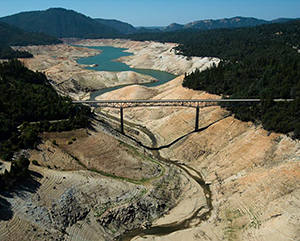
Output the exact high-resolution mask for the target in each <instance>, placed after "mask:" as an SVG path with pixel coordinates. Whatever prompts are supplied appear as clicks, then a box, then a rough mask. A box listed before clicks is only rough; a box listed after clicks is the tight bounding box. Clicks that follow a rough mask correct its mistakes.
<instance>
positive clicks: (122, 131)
mask: <svg viewBox="0 0 300 241" xmlns="http://www.w3.org/2000/svg"><path fill="white" fill-rule="evenodd" d="M120 121H121V133H122V134H125V132H124V120H123V107H122V106H121V107H120Z"/></svg>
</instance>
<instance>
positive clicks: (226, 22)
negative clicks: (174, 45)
mask: <svg viewBox="0 0 300 241" xmlns="http://www.w3.org/2000/svg"><path fill="white" fill-rule="evenodd" d="M289 20H291V19H288V18H279V19H275V20H272V21H266V20H263V19H257V18H247V17H233V18H223V19H217V20H213V19H207V20H199V21H194V22H190V23H187V24H185V25H182V24H177V23H172V24H170V25H169V26H167V27H165V28H164V29H163V31H177V30H182V29H202V30H208V29H216V28H241V27H253V26H257V25H262V24H271V23H280V22H286V21H289Z"/></svg>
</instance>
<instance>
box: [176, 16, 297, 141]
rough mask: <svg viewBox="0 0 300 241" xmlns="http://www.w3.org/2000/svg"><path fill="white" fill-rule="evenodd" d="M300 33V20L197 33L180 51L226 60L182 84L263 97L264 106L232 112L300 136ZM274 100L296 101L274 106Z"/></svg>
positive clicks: (238, 95) (266, 126)
mask: <svg viewBox="0 0 300 241" xmlns="http://www.w3.org/2000/svg"><path fill="white" fill-rule="evenodd" d="M191 36H192V37H191ZM299 36H300V21H299V20H297V21H291V22H288V23H281V24H270V25H263V26H257V27H253V28H241V29H231V30H228V29H227V30H226V29H225V30H224V29H219V30H214V31H205V32H202V33H193V34H191V35H190V38H188V37H186V39H185V40H184V44H182V45H180V46H179V47H178V50H179V52H181V53H182V54H185V55H198V56H199V55H201V56H216V57H220V58H222V59H226V61H223V62H221V63H220V64H219V65H218V66H215V67H213V68H211V69H209V70H206V71H203V72H201V73H200V72H199V71H196V72H194V73H192V74H190V75H187V76H186V78H185V81H184V83H183V85H184V86H185V87H188V88H192V89H196V90H206V91H208V92H210V93H214V94H218V95H224V96H228V95H229V96H231V97H233V98H253V97H254V98H261V99H264V100H266V101H263V102H262V104H261V106H256V107H255V108H246V107H238V108H233V109H232V110H233V112H234V113H235V114H236V117H238V118H240V119H241V120H245V121H248V120H251V121H258V120H259V121H261V122H262V123H263V126H264V127H265V128H266V129H268V130H275V131H276V132H281V133H293V134H292V136H293V137H295V138H300V125H299V123H300V112H299V109H300V81H299V80H300V55H299V43H300V37H299ZM191 39H192V40H191ZM199 43H201V44H199ZM228 60H230V61H228ZM273 98H284V99H288V98H292V99H295V101H294V102H291V103H281V104H275V103H273V102H272V99H273Z"/></svg>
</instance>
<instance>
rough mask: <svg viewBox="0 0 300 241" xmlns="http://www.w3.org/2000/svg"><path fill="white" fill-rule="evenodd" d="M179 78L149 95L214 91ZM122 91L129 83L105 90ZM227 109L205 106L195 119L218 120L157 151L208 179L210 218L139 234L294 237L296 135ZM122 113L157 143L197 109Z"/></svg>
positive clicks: (299, 167)
mask: <svg viewBox="0 0 300 241" xmlns="http://www.w3.org/2000/svg"><path fill="white" fill-rule="evenodd" d="M181 81H182V77H181V78H180V77H179V78H177V79H175V80H173V81H172V82H169V83H168V84H167V85H164V86H161V87H157V88H156V89H155V93H156V94H155V95H151V98H153V99H164V98H165V99H172V98H174V99H177V98H182V99H190V98H204V97H205V98H206V97H208V98H216V96H210V95H208V94H206V93H204V92H201V91H198V92H197V91H193V90H188V89H185V88H183V87H182V86H181ZM128 88H129V87H128ZM131 88H132V87H131ZM135 88H138V87H135ZM143 91H146V90H145V89H143ZM127 92H130V91H128V90H127V89H126V88H124V89H122V90H117V91H115V92H114V93H107V94H105V95H103V96H102V98H104V99H114V98H124V99H126V95H125V93H127ZM152 92H153V90H150V93H152ZM106 111H110V110H106ZM110 113H111V114H113V112H112V111H110ZM116 114H117V113H116ZM227 115H228V113H227V112H226V111H225V110H223V109H220V108H219V107H209V108H206V109H202V110H201V112H200V123H199V127H203V126H207V125H209V124H210V123H213V122H216V121H217V122H216V123H215V124H213V125H211V126H210V127H208V128H207V129H205V130H204V131H201V132H196V133H192V134H190V135H188V136H187V137H185V138H183V139H181V140H180V141H178V142H176V143H175V144H173V145H172V146H171V147H170V148H166V149H162V150H161V151H160V153H161V154H162V156H164V157H165V158H170V159H172V160H174V161H175V160H176V161H177V162H180V163H185V164H186V165H188V166H191V167H193V168H195V170H198V171H199V172H201V173H202V176H203V178H204V180H205V181H206V182H207V183H209V184H210V187H211V191H212V199H213V212H212V215H211V217H210V219H209V220H208V222H203V223H202V224H201V225H198V226H195V227H194V228H193V229H189V230H186V231H178V232H175V233H172V234H170V235H168V236H165V237H143V238H141V239H140V240H144V239H145V238H148V239H150V240H182V238H183V237H185V239H187V240H270V241H271V240H298V238H299V236H300V212H299V199H300V164H299V161H300V143H299V141H297V140H292V139H290V138H289V137H287V136H285V135H280V134H275V133H268V132H267V131H265V130H263V129H262V127H261V126H259V125H258V126H256V125H254V124H253V123H250V122H249V123H246V122H241V121H239V120H237V119H235V118H234V117H232V116H229V117H226V116H227ZM125 118H126V119H128V120H131V121H136V122H138V123H139V124H140V125H144V126H146V127H147V128H148V129H149V130H150V131H151V132H152V133H154V135H155V136H156V138H157V140H158V144H159V145H165V144H168V143H170V142H172V140H175V139H176V138H178V137H179V136H180V135H183V134H185V133H188V132H190V131H192V130H193V127H194V119H195V111H194V110H193V109H191V110H189V109H178V108H177V109H175V108H148V109H147V108H143V109H126V111H125ZM135 138H139V137H138V136H135ZM138 240H139V239H138Z"/></svg>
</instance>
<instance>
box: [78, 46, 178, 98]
mask: <svg viewBox="0 0 300 241" xmlns="http://www.w3.org/2000/svg"><path fill="white" fill-rule="evenodd" d="M78 47H82V46H78ZM84 47H86V48H90V49H100V50H102V51H103V52H102V53H101V54H100V55H96V56H93V57H87V58H80V59H78V60H77V63H79V64H86V65H93V64H97V65H98V66H95V67H86V69H90V70H96V71H134V72H137V73H140V74H145V75H150V76H152V77H154V78H156V79H158V82H152V83H146V84H140V85H144V86H147V87H154V86H158V85H162V84H165V83H167V82H168V81H170V80H172V79H174V78H176V77H177V76H176V75H173V74H170V73H167V72H164V71H158V70H152V69H135V68H131V67H130V66H128V65H127V64H124V63H120V62H115V61H112V60H115V59H118V58H120V57H123V56H130V55H133V54H132V53H127V52H124V51H125V50H126V49H124V48H115V47H109V46H99V47H95V46H92V47H87V46H84ZM124 86H125V85H123V86H115V87H110V88H105V89H101V90H97V91H94V92H92V93H91V96H90V100H95V98H96V97H97V96H99V95H102V94H104V93H106V92H109V91H112V90H116V89H120V88H122V87H124Z"/></svg>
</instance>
